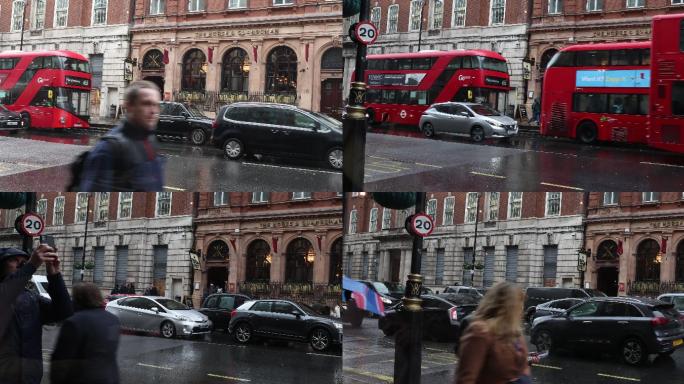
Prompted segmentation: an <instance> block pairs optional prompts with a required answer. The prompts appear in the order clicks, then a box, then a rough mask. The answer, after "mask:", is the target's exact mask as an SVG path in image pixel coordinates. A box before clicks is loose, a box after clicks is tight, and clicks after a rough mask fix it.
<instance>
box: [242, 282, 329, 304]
mask: <svg viewBox="0 0 684 384" xmlns="http://www.w3.org/2000/svg"><path fill="white" fill-rule="evenodd" d="M237 288H238V292H239V293H242V294H245V295H247V296H249V297H251V298H253V299H285V300H292V301H297V302H302V303H304V304H309V305H311V306H314V305H321V304H322V305H327V306H329V307H330V308H332V307H334V306H335V305H337V304H338V303H339V302H340V300H341V299H342V286H341V285H339V284H337V285H332V284H313V283H280V282H269V281H245V282H240V283H238V286H237Z"/></svg>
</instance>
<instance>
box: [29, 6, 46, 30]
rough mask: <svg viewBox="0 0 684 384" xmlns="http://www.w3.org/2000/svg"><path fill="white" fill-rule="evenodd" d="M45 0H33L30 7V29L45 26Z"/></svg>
mask: <svg viewBox="0 0 684 384" xmlns="http://www.w3.org/2000/svg"><path fill="white" fill-rule="evenodd" d="M45 1H46V0H34V2H33V7H32V9H31V13H32V15H31V29H34V30H40V29H43V27H45Z"/></svg>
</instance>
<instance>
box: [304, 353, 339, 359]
mask: <svg viewBox="0 0 684 384" xmlns="http://www.w3.org/2000/svg"><path fill="white" fill-rule="evenodd" d="M307 355H313V356H323V357H336V358H339V357H340V356H337V355H326V354H325V353H313V352H307Z"/></svg>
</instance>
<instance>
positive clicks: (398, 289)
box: [382, 281, 434, 300]
mask: <svg viewBox="0 0 684 384" xmlns="http://www.w3.org/2000/svg"><path fill="white" fill-rule="evenodd" d="M382 283H383V284H385V286H386V287H387V289H388V290H389V292H390V293H389V294H390V296H392V297H394V298H395V299H400V300H401V298H403V297H404V293H405V291H406V287H405V286H404V285H403V284H401V283H392V282H389V281H383V282H382ZM433 293H434V292H433V291H432V289H430V288H428V287H426V286H421V287H420V294H421V295H432V294H433Z"/></svg>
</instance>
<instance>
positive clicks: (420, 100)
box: [411, 91, 428, 105]
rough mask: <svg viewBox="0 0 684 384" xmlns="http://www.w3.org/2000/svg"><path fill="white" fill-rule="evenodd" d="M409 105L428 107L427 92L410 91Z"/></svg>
mask: <svg viewBox="0 0 684 384" xmlns="http://www.w3.org/2000/svg"><path fill="white" fill-rule="evenodd" d="M411 105H428V100H427V92H425V91H411Z"/></svg>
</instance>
